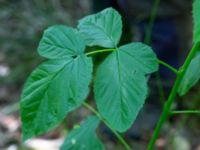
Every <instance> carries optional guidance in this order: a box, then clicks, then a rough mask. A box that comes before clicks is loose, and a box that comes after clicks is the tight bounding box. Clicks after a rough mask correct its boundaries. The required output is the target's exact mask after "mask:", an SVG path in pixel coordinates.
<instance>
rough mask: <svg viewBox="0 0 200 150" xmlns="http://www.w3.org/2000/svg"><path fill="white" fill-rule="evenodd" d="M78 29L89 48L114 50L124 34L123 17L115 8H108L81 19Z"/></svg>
mask: <svg viewBox="0 0 200 150" xmlns="http://www.w3.org/2000/svg"><path fill="white" fill-rule="evenodd" d="M78 28H79V30H80V33H81V34H82V35H83V37H84V38H85V40H86V42H87V44H88V45H89V46H94V45H95V46H102V47H107V48H114V47H116V46H117V44H118V43H119V40H120V37H121V34H122V21H121V16H120V14H119V13H118V12H117V11H116V10H114V9H113V8H107V9H105V10H103V11H101V12H99V13H97V14H94V15H90V16H87V17H85V18H83V19H81V20H80V21H79V25H78Z"/></svg>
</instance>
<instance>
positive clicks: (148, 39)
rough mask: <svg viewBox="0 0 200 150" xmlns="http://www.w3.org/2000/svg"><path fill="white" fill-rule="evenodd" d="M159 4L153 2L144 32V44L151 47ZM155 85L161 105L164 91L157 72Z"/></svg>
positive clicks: (155, 1) (158, 2)
mask: <svg viewBox="0 0 200 150" xmlns="http://www.w3.org/2000/svg"><path fill="white" fill-rule="evenodd" d="M159 4H160V0H154V3H153V8H152V11H151V16H150V20H149V23H148V26H147V29H146V32H145V37H144V43H145V44H148V45H151V40H152V38H151V36H152V30H153V25H154V22H155V20H156V16H157V11H158V7H159ZM156 84H157V87H158V93H159V97H160V101H161V104H163V102H164V101H165V96H164V90H163V86H162V82H161V80H160V75H159V72H156Z"/></svg>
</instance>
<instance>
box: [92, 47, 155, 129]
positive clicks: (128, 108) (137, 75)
mask: <svg viewBox="0 0 200 150" xmlns="http://www.w3.org/2000/svg"><path fill="white" fill-rule="evenodd" d="M157 69H158V63H157V58H156V56H155V54H154V53H153V51H152V50H151V48H150V47H149V46H146V45H144V44H142V43H131V44H128V45H125V46H122V47H119V48H118V49H117V50H116V51H114V52H113V53H111V54H110V55H109V56H108V57H107V58H106V59H105V61H104V62H103V63H102V64H101V65H100V66H99V68H98V70H97V74H96V79H95V85H94V92H95V99H96V103H97V107H98V110H99V112H100V113H101V115H102V116H103V117H104V118H105V119H106V120H107V121H108V122H109V123H110V124H111V126H112V127H113V128H114V129H116V130H118V131H120V132H124V131H126V130H127V129H128V128H129V127H130V126H131V125H132V123H133V121H134V120H135V118H136V117H137V114H138V112H139V111H140V109H141V108H142V106H143V104H144V102H145V98H146V96H147V78H146V74H149V73H152V72H154V71H156V70H157Z"/></svg>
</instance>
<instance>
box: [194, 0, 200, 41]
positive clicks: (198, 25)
mask: <svg viewBox="0 0 200 150" xmlns="http://www.w3.org/2000/svg"><path fill="white" fill-rule="evenodd" d="M199 8H200V0H194V2H193V21H194V37H193V40H194V42H195V43H197V42H200V9H199Z"/></svg>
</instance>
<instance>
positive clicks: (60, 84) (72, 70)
mask: <svg viewBox="0 0 200 150" xmlns="http://www.w3.org/2000/svg"><path fill="white" fill-rule="evenodd" d="M91 74H92V60H91V58H88V57H86V56H84V55H80V56H77V57H76V58H75V59H73V58H68V59H67V60H66V59H59V60H50V61H47V62H44V63H43V64H41V65H40V66H39V67H38V68H37V69H36V70H35V71H34V72H33V73H32V74H31V76H30V77H29V79H28V81H27V83H26V84H25V87H24V90H23V93H22V98H21V101H20V106H21V118H22V131H23V139H24V140H27V139H28V138H31V137H33V136H36V135H39V134H42V133H45V132H47V131H49V130H50V129H52V128H54V127H55V126H56V125H58V123H60V122H61V121H62V120H63V119H64V117H65V116H66V114H67V113H68V112H69V111H71V110H73V109H75V108H77V107H78V106H79V105H80V104H81V103H82V102H83V100H84V99H85V98H86V96H87V94H88V92H89V88H88V85H89V83H90V80H91Z"/></svg>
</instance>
